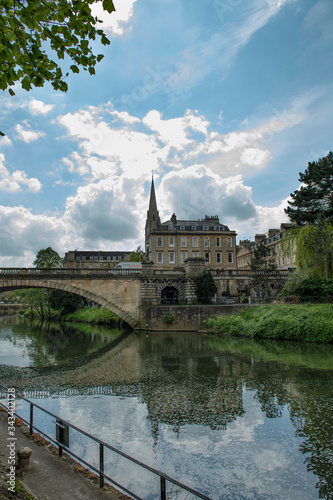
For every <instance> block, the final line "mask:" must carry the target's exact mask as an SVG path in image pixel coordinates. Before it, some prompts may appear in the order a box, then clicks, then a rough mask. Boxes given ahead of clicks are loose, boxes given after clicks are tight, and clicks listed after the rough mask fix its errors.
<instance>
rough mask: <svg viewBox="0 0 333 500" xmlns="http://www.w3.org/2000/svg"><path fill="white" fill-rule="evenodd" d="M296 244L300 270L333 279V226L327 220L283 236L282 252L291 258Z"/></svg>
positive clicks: (288, 232)
mask: <svg viewBox="0 0 333 500" xmlns="http://www.w3.org/2000/svg"><path fill="white" fill-rule="evenodd" d="M293 242H295V243H296V265H297V269H298V270H303V271H307V272H308V273H309V274H311V275H315V276H319V277H323V278H325V281H326V283H328V281H329V279H332V277H333V225H332V224H330V223H329V222H327V221H325V220H319V221H318V222H317V224H313V225H310V224H308V225H306V226H303V227H299V228H295V229H290V230H288V231H286V232H285V233H284V234H283V236H282V245H281V248H282V251H283V252H284V253H285V255H287V256H290V255H291V253H292V252H293V251H294V250H293Z"/></svg>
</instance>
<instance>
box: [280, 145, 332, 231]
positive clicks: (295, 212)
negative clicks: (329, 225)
mask: <svg viewBox="0 0 333 500" xmlns="http://www.w3.org/2000/svg"><path fill="white" fill-rule="evenodd" d="M299 181H300V182H301V183H302V184H303V185H302V186H301V187H300V189H297V190H296V191H294V193H293V194H290V196H291V198H292V199H291V201H288V205H289V206H288V207H287V208H286V209H285V213H286V214H287V215H288V217H289V219H290V220H291V221H293V222H295V223H296V224H297V226H304V225H305V224H315V223H317V222H318V221H319V220H326V221H331V222H333V153H332V151H330V152H329V153H328V155H327V156H325V157H324V158H320V159H319V160H318V161H313V162H309V163H308V168H307V169H306V170H305V172H304V173H302V172H300V173H299Z"/></svg>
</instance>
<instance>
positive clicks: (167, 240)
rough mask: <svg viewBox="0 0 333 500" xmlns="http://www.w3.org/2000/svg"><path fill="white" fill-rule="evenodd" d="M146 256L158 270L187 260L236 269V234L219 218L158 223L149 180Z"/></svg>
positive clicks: (159, 221) (152, 189) (169, 267)
mask: <svg viewBox="0 0 333 500" xmlns="http://www.w3.org/2000/svg"><path fill="white" fill-rule="evenodd" d="M145 236H146V238H145V246H146V257H147V259H148V260H150V261H153V262H154V264H155V265H156V266H158V267H159V268H161V269H171V268H173V267H175V266H179V265H180V266H183V265H184V262H185V260H186V259H188V258H203V259H205V262H206V265H207V266H209V267H212V268H216V269H221V268H226V269H236V233H235V231H230V229H229V228H228V227H227V226H225V225H224V224H221V223H220V222H219V218H218V216H211V217H208V216H207V215H206V216H205V218H204V219H201V220H177V217H176V215H175V214H173V215H172V217H171V218H170V220H168V221H166V222H163V223H161V220H160V216H159V213H158V210H157V203H156V196H155V188H154V181H153V180H152V184H151V192H150V201H149V210H148V212H147V220H146V234H145Z"/></svg>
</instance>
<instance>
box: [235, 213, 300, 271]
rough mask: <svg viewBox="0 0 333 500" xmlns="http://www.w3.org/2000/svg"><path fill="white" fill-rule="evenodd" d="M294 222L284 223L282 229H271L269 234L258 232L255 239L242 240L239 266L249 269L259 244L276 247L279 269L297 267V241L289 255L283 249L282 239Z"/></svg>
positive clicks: (238, 247) (238, 260) (238, 248)
mask: <svg viewBox="0 0 333 500" xmlns="http://www.w3.org/2000/svg"><path fill="white" fill-rule="evenodd" d="M292 227H294V226H293V224H287V223H283V224H281V225H280V229H269V230H268V235H266V234H256V235H255V238H254V241H250V240H240V241H239V244H238V246H237V268H238V269H240V270H241V269H245V270H246V269H249V268H250V264H251V260H252V257H253V255H254V251H255V250H256V249H257V248H258V247H259V245H265V246H267V247H270V248H272V249H274V253H275V259H276V265H277V269H278V270H281V271H282V270H286V269H293V268H296V262H295V260H296V243H295V244H294V245H293V252H292V256H291V257H288V256H286V255H285V254H284V252H283V251H282V245H281V239H282V237H283V233H285V231H288V229H291V228H292Z"/></svg>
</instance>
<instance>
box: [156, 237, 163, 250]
mask: <svg viewBox="0 0 333 500" xmlns="http://www.w3.org/2000/svg"><path fill="white" fill-rule="evenodd" d="M157 246H158V247H162V246H163V238H162V236H157Z"/></svg>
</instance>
